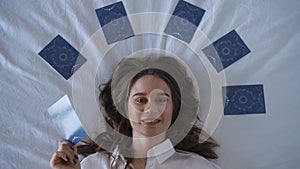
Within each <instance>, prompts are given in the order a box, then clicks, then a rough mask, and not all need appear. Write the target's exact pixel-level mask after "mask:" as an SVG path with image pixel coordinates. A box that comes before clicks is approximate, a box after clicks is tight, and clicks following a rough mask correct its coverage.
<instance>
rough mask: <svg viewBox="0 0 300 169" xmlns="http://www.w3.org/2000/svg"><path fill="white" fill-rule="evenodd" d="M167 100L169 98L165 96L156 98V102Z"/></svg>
mask: <svg viewBox="0 0 300 169" xmlns="http://www.w3.org/2000/svg"><path fill="white" fill-rule="evenodd" d="M167 101H168V98H165V97H162V98H156V99H155V102H157V103H165V102H167Z"/></svg>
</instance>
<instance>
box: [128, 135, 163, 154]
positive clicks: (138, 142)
mask: <svg viewBox="0 0 300 169" xmlns="http://www.w3.org/2000/svg"><path fill="white" fill-rule="evenodd" d="M165 139H166V133H162V134H160V135H157V136H153V137H145V136H138V135H136V134H135V133H133V140H132V149H133V153H134V158H147V152H148V150H150V149H151V148H152V147H154V146H156V145H158V144H160V143H162V142H163V141H164V140H165Z"/></svg>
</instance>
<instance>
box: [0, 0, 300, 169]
mask: <svg viewBox="0 0 300 169" xmlns="http://www.w3.org/2000/svg"><path fill="white" fill-rule="evenodd" d="M187 1H188V2H190V3H193V4H195V5H197V6H199V7H201V8H203V9H205V10H206V13H205V15H204V17H203V19H202V21H201V23H200V25H199V29H201V30H202V31H203V32H204V33H205V34H206V35H207V37H208V38H209V39H211V41H214V40H217V39H218V38H219V37H221V36H223V35H224V34H225V33H227V32H229V31H230V30H232V29H235V30H237V31H238V32H239V35H240V36H241V37H242V38H243V40H244V41H245V42H246V43H247V46H248V47H249V48H250V49H251V53H250V54H249V55H247V56H245V57H244V58H242V59H241V60H239V61H237V62H236V63H234V64H233V65H231V66H230V67H228V68H226V70H225V73H226V78H227V84H228V85H244V84H257V83H258V84H263V85H264V93H265V102H266V111H267V112H266V114H260V115H239V116H223V117H222V119H221V122H220V124H219V125H218V128H217V130H216V131H215V133H214V135H213V136H214V137H215V139H216V140H218V142H219V143H220V144H221V147H220V148H219V149H218V153H219V155H220V158H219V159H218V160H217V161H216V163H217V164H218V165H219V166H221V167H222V168H223V169H242V168H243V169H269V168H272V169H297V168H300V162H299V161H300V154H299V150H300V135H299V124H300V113H299V110H300V104H299V103H300V90H299V86H300V77H299V75H300V68H299V64H300V56H299V51H298V50H299V49H298V48H299V45H300V10H299V9H300V1H297V0H287V1H280V0H275V1H274V0H264V1H258V0H254V1H247V0H240V1H235V0H226V1H223V0H207V1H197V0H187ZM114 2H116V1H112V0H102V1H100V0H99V1H96V0H90V1H83V0H82V1H71V0H53V1H22V0H21V1H20V0H11V1H6V0H0V35H1V43H0V77H1V82H0V94H1V97H0V113H1V118H0V127H1V133H0V136H1V138H0V151H1V154H0V164H1V165H0V166H1V167H0V168H3V169H4V168H5V169H10V168H11V169H17V168H22V169H25V168H28V169H32V168H49V165H48V164H49V159H50V157H51V155H52V153H53V152H54V151H55V150H56V147H57V142H58V140H59V136H58V134H57V133H56V131H55V127H54V125H53V124H52V122H51V120H50V119H49V116H48V115H47V108H48V107H50V106H51V105H52V104H53V103H54V102H55V101H57V100H58V99H59V98H61V97H62V96H63V95H65V94H68V96H70V97H72V86H71V84H72V78H71V79H69V80H65V79H64V78H62V77H61V76H60V75H59V74H58V73H57V72H56V71H54V69H53V68H51V67H50V66H49V65H48V64H47V63H46V62H45V61H44V60H42V58H41V57H40V56H39V55H38V52H39V51H41V50H42V49H43V48H44V47H45V45H46V44H47V43H48V42H50V41H51V40H52V39H53V38H54V37H55V36H56V35H57V34H60V35H62V36H63V37H64V38H65V39H66V40H67V41H68V42H69V43H70V44H72V45H73V46H74V47H75V48H76V49H78V50H80V49H81V48H82V47H83V46H84V44H85V43H86V42H87V41H88V40H89V38H90V37H91V36H92V35H93V34H94V33H95V32H96V31H97V30H98V29H99V28H100V25H99V22H98V19H97V16H96V14H95V9H97V8H100V7H103V6H105V5H108V4H111V3H114ZM123 3H124V6H125V8H126V11H127V14H128V15H133V14H137V13H144V12H160V13H168V14H171V13H172V11H173V10H174V8H175V6H176V3H177V1H176V0H175V1H160V0H152V1H150V0H149V1H134V0H124V1H123Z"/></svg>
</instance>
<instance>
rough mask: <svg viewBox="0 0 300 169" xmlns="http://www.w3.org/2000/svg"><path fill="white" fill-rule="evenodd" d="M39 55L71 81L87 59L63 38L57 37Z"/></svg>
mask: <svg viewBox="0 0 300 169" xmlns="http://www.w3.org/2000/svg"><path fill="white" fill-rule="evenodd" d="M39 55H40V56H41V57H42V58H43V59H44V60H45V61H46V62H47V63H49V64H50V65H51V66H52V67H53V68H54V69H55V70H56V71H57V72H59V73H60V74H61V75H62V76H63V77H64V78H65V79H69V78H70V77H71V76H72V75H73V73H75V72H76V71H77V70H78V69H79V68H80V66H81V65H82V64H84V62H85V61H86V59H85V58H84V57H83V56H82V55H81V54H80V53H79V52H78V51H77V50H76V49H75V48H74V47H72V46H71V45H70V44H69V43H68V42H67V41H66V40H65V39H64V38H63V37H61V36H60V35H57V36H56V37H55V38H54V39H53V40H52V41H51V42H50V43H49V44H48V45H47V46H46V47H45V48H44V49H42V50H41V51H40V52H39Z"/></svg>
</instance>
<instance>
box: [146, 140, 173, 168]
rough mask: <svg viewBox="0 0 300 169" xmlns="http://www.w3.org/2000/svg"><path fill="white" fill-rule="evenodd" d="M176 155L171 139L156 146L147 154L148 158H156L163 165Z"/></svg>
mask: <svg viewBox="0 0 300 169" xmlns="http://www.w3.org/2000/svg"><path fill="white" fill-rule="evenodd" d="M174 153H175V149H174V147H173V144H172V143H171V141H170V140H169V139H166V140H165V141H163V142H162V143H160V144H158V145H156V146H154V147H153V148H151V149H150V150H148V152H147V157H148V158H151V157H154V158H156V159H157V161H158V162H159V164H162V163H163V162H164V161H166V160H167V159H168V158H169V157H171V156H172V155H173V154H174Z"/></svg>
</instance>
